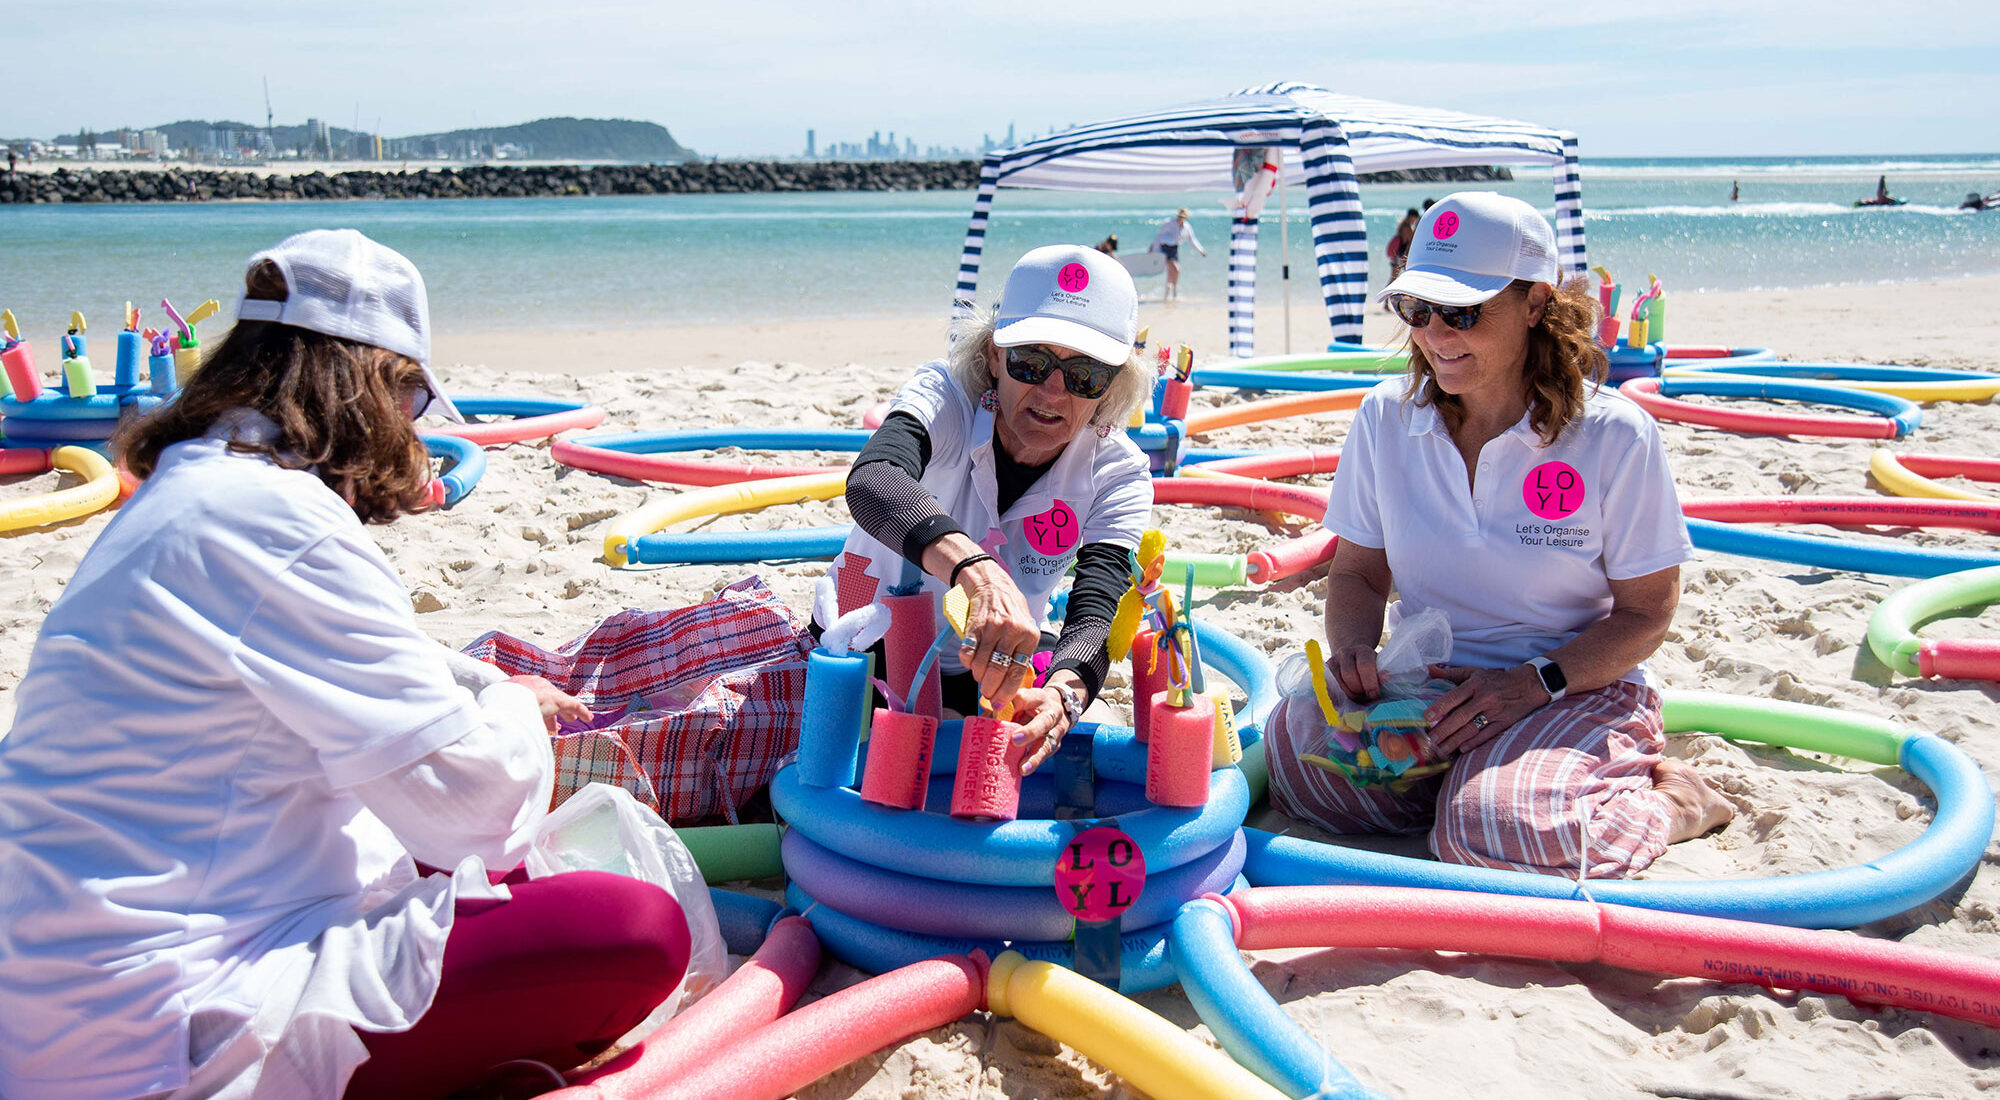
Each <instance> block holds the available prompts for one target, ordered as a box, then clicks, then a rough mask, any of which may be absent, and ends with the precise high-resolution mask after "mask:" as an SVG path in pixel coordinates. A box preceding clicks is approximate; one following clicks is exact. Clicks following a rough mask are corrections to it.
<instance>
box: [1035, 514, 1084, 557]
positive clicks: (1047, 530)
mask: <svg viewBox="0 0 2000 1100" xmlns="http://www.w3.org/2000/svg"><path fill="white" fill-rule="evenodd" d="M1021 533H1022V534H1024V535H1026V536H1028V545H1029V546H1032V547H1034V548H1035V553H1037V554H1041V555H1042V556H1044V557H1050V558H1057V557H1061V556H1062V555H1064V554H1067V553H1069V551H1070V550H1071V548H1073V547H1075V546H1076V535H1077V525H1076V510H1075V509H1074V508H1071V507H1070V506H1069V505H1068V504H1067V503H1065V502H1063V501H1060V500H1058V501H1056V503H1055V507H1053V508H1050V509H1049V510H1048V511H1046V512H1043V513H1042V514H1041V515H1039V516H1029V517H1028V518H1027V519H1024V520H1022V521H1021Z"/></svg>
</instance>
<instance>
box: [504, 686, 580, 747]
mask: <svg viewBox="0 0 2000 1100" xmlns="http://www.w3.org/2000/svg"><path fill="white" fill-rule="evenodd" d="M507 682H508V683H510V684H519V685H521V686H522V687H524V688H527V689H528V690H529V691H531V692H533V693H534V695H535V705H536V706H538V707H540V708H541V711H542V724H543V725H545V726H547V727H548V728H549V732H550V733H554V732H556V729H557V722H558V721H560V720H561V719H564V718H567V719H569V720H570V721H572V722H587V721H589V720H590V708H589V707H586V706H584V705H583V700H581V699H578V698H577V697H576V696H574V695H571V694H570V693H568V692H566V691H564V690H562V689H561V688H559V687H557V686H555V685H554V684H551V683H549V682H548V681H547V680H545V679H543V678H542V677H540V676H509V677H507Z"/></svg>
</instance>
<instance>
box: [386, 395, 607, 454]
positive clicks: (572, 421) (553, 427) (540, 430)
mask: <svg viewBox="0 0 2000 1100" xmlns="http://www.w3.org/2000/svg"><path fill="white" fill-rule="evenodd" d="M603 422H604V410H603V409H601V408H599V407H598V406H596V405H585V406H584V407H583V408H580V409H567V410H564V411H563V412H555V413H543V414H542V415H540V416H523V417H517V418H515V419H512V420H495V421H492V422H491V423H486V424H447V425H445V426H444V427H441V428H426V429H424V430H425V431H429V432H432V433H434V434H436V435H455V436H457V437H459V438H460V439H465V440H470V441H471V442H474V443H477V444H479V445H480V446H481V447H493V446H498V445H500V444H503V443H525V442H527V441H529V440H531V439H546V438H548V437H549V436H552V435H554V434H556V433H557V432H567V431H572V430H574V429H577V428H595V427H597V426H598V425H599V424H601V423H603Z"/></svg>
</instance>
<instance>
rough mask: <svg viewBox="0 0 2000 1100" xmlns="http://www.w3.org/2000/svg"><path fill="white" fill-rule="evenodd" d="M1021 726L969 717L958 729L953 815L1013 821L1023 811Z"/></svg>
mask: <svg viewBox="0 0 2000 1100" xmlns="http://www.w3.org/2000/svg"><path fill="white" fill-rule="evenodd" d="M1020 729H1021V727H1019V726H1017V725H1015V724H1014V723H1012V722H1002V721H999V720H998V719H994V718H967V719H966V720H965V721H964V722H963V723H962V724H961V725H960V726H959V734H958V774H957V776H956V777H955V778H953V780H952V785H951V816H953V817H963V818H971V819H974V820H978V819H985V820H989V821H1012V820H1014V817H1015V815H1017V814H1018V813H1020V810H1021V757H1023V756H1025V755H1026V752H1025V751H1024V749H1025V748H1026V746H1025V745H1022V744H1018V743H1016V742H1015V740H1014V735H1015V734H1017V733H1019V732H1020Z"/></svg>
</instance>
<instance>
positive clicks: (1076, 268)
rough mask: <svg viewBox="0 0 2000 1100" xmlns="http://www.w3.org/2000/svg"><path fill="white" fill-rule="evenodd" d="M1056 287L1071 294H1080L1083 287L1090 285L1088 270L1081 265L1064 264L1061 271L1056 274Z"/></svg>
mask: <svg viewBox="0 0 2000 1100" xmlns="http://www.w3.org/2000/svg"><path fill="white" fill-rule="evenodd" d="M1056 285H1057V286H1059V287H1061V288H1063V289H1064V290H1067V291H1069V292H1070V293H1071V294H1078V293H1081V292H1082V291H1083V288H1084V287H1087V286H1089V285H1090V269H1089V268H1087V267H1085V266H1083V265H1082V264H1064V265H1063V269H1062V270H1061V271H1058V272H1056Z"/></svg>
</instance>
